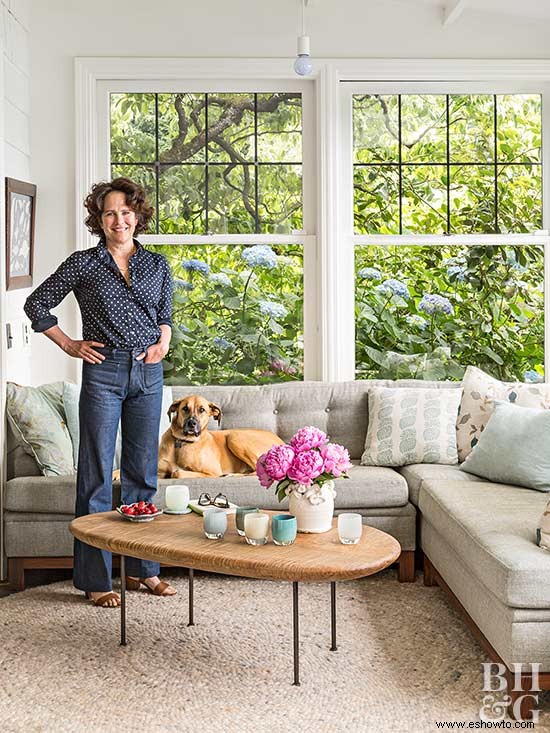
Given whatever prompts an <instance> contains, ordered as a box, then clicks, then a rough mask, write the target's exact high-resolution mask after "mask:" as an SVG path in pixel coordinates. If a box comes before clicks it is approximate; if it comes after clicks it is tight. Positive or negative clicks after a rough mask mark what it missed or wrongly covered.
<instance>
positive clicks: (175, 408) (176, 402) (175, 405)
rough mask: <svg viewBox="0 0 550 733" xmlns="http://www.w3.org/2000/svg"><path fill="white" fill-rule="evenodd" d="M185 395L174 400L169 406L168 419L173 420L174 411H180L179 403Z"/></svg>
mask: <svg viewBox="0 0 550 733" xmlns="http://www.w3.org/2000/svg"><path fill="white" fill-rule="evenodd" d="M182 399H183V397H181V398H180V399H179V400H174V401H173V402H172V404H171V405H170V407H169V408H168V413H167V414H168V419H169V420H170V422H172V413H173V412H177V411H178V405H179V403H180V402H181V401H182Z"/></svg>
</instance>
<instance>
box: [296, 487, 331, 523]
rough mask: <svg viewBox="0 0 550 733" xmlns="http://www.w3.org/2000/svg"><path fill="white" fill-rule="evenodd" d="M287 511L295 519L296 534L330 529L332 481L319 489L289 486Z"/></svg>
mask: <svg viewBox="0 0 550 733" xmlns="http://www.w3.org/2000/svg"><path fill="white" fill-rule="evenodd" d="M288 490H289V497H288V510H289V512H290V513H291V514H293V515H294V516H295V517H296V522H297V525H298V532H311V533H314V532H315V533H320V532H328V531H329V529H332V519H333V515H334V497H335V496H336V492H335V491H334V481H326V482H325V483H324V484H323V485H322V486H321V488H319V487H318V486H316V485H315V484H314V485H313V486H301V485H300V484H290V486H289V487H288Z"/></svg>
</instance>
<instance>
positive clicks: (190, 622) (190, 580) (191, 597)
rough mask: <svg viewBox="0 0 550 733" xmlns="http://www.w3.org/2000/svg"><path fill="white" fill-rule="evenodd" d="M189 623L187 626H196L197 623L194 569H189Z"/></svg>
mask: <svg viewBox="0 0 550 733" xmlns="http://www.w3.org/2000/svg"><path fill="white" fill-rule="evenodd" d="M188 572H189V623H188V624H187V626H194V625H195V622H194V621H193V576H194V573H193V568H189V570H188Z"/></svg>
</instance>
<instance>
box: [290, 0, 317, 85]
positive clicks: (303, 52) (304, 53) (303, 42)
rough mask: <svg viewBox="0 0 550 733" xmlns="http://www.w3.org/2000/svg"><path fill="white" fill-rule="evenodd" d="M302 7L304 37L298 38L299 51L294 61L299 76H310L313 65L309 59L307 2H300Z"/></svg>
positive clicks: (302, 0)
mask: <svg viewBox="0 0 550 733" xmlns="http://www.w3.org/2000/svg"><path fill="white" fill-rule="evenodd" d="M300 5H301V7H302V35H301V36H298V51H297V54H296V60H295V61H294V71H295V72H296V73H297V74H298V75H299V76H309V75H310V74H311V73H312V71H313V63H312V61H311V58H310V57H309V36H306V18H305V7H306V5H307V0H300Z"/></svg>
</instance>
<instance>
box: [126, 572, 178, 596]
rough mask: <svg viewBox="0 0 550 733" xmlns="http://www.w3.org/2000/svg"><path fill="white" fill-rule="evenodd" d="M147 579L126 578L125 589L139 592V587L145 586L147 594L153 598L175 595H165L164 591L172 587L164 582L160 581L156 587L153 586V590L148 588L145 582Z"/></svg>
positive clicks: (173, 594)
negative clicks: (150, 594)
mask: <svg viewBox="0 0 550 733" xmlns="http://www.w3.org/2000/svg"><path fill="white" fill-rule="evenodd" d="M145 580H147V578H145V579H143V578H132V577H130V576H129V575H127V576H126V588H128V590H139V587H140V586H141V585H143V586H145V588H147V590H148V591H149V593H152V594H153V595H154V596H175V595H176V593H165V592H164V591H165V590H166V589H167V588H171V587H172V586H171V585H170V583H167V582H166V581H164V580H160V581H159V582H158V583H157V585H155V587H154V588H150V587H149V586H148V585H147V583H146V582H145Z"/></svg>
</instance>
